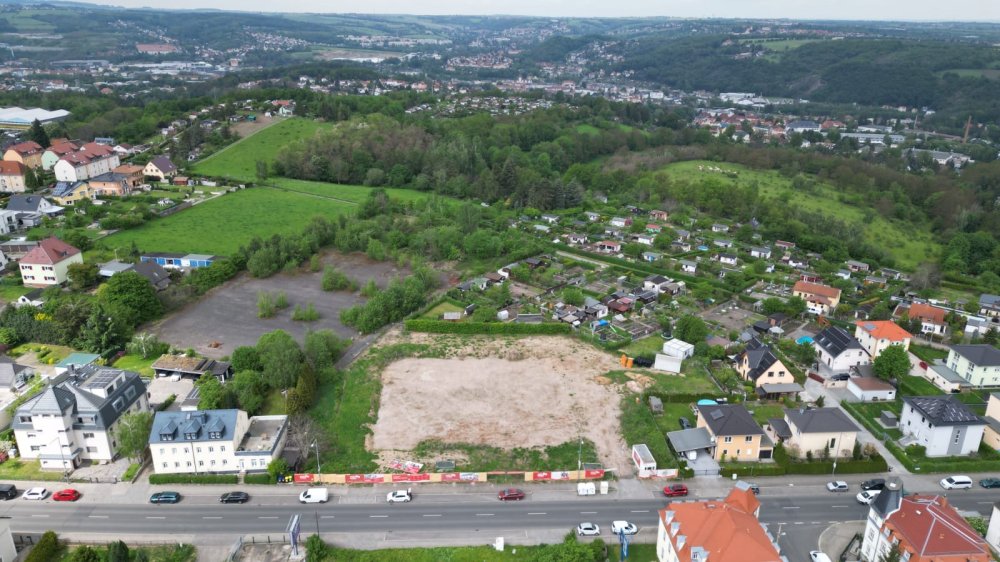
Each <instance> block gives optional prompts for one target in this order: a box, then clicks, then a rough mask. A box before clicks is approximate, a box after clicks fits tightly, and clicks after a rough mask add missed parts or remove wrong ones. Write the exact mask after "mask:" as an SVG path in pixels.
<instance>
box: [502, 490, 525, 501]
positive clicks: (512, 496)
mask: <svg viewBox="0 0 1000 562" xmlns="http://www.w3.org/2000/svg"><path fill="white" fill-rule="evenodd" d="M497 499H498V500H500V501H508V500H523V499H524V492H523V491H521V490H518V489H517V488H504V489H503V490H500V493H499V494H497Z"/></svg>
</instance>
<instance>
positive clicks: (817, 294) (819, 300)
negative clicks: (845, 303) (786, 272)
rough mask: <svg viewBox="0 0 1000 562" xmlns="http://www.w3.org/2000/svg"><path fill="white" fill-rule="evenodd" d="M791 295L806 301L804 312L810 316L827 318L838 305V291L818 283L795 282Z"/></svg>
mask: <svg viewBox="0 0 1000 562" xmlns="http://www.w3.org/2000/svg"><path fill="white" fill-rule="evenodd" d="M792 295H794V296H796V297H799V298H801V299H802V300H804V301H806V310H807V311H809V313H811V314H817V315H823V316H829V315H830V314H832V313H833V312H834V311H835V310H836V309H837V306H838V305H839V304H840V289H837V288H836V287H830V286H829V285H821V284H819V283H811V282H808V281H797V282H796V283H795V285H794V286H793V287H792Z"/></svg>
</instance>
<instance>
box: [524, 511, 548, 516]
mask: <svg viewBox="0 0 1000 562" xmlns="http://www.w3.org/2000/svg"><path fill="white" fill-rule="evenodd" d="M528 515H545V512H544V511H536V512H534V513H529V514H528Z"/></svg>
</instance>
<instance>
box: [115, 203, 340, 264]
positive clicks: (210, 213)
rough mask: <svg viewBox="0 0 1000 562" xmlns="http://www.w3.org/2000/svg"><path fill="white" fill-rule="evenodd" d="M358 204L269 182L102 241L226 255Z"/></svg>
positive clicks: (148, 248)
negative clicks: (271, 185)
mask: <svg viewBox="0 0 1000 562" xmlns="http://www.w3.org/2000/svg"><path fill="white" fill-rule="evenodd" d="M354 206H355V204H353V203H350V202H342V201H334V200H332V199H325V198H322V197H315V196H310V195H304V194H298V193H290V192H287V191H281V190H277V189H272V188H267V187H257V188H250V189H245V190H242V191H237V192H235V193H230V194H227V195H224V196H222V197H218V198H216V199H212V200H211V201H206V202H205V203H201V204H199V205H195V206H194V207H192V208H190V209H187V210H185V211H182V212H180V213H177V214H176V215H171V216H169V217H167V218H164V219H159V220H155V221H152V222H149V223H146V224H144V225H142V226H140V227H139V228H134V229H132V230H126V231H123V232H118V233H116V234H113V235H111V236H109V237H107V238H105V239H104V244H105V245H106V246H107V247H108V248H127V247H129V246H130V245H131V244H132V242H135V243H136V245H138V246H139V249H140V250H142V251H144V252H185V253H204V254H213V255H221V256H228V255H231V254H233V253H235V252H236V251H237V250H238V249H239V247H240V246H241V245H243V244H245V243H247V242H249V241H250V239H251V238H253V237H254V236H260V237H261V238H267V237H269V236H271V235H273V234H293V233H298V232H299V231H301V230H302V225H303V224H305V222H306V221H307V220H308V219H309V218H310V217H312V216H315V215H322V216H327V217H330V216H336V215H339V214H341V213H344V212H347V211H349V210H351V209H353V208H354Z"/></svg>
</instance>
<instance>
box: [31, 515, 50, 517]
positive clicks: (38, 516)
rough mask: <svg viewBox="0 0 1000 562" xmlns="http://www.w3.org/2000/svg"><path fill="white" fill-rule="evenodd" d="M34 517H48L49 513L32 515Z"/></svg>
mask: <svg viewBox="0 0 1000 562" xmlns="http://www.w3.org/2000/svg"><path fill="white" fill-rule="evenodd" d="M32 517H48V515H32Z"/></svg>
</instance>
